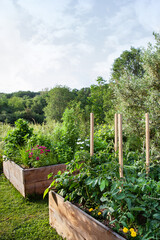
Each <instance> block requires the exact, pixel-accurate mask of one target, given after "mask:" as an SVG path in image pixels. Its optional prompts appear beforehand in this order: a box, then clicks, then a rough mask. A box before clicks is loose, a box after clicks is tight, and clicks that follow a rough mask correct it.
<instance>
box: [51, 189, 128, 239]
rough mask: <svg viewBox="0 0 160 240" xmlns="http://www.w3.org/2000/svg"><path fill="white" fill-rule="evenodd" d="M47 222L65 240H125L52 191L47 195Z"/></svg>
mask: <svg viewBox="0 0 160 240" xmlns="http://www.w3.org/2000/svg"><path fill="white" fill-rule="evenodd" d="M49 221H50V225H51V226H52V227H53V228H55V229H56V231H57V232H58V234H59V235H61V236H62V237H63V238H66V239H67V240H125V239H124V238H123V237H121V236H120V235H118V234H117V233H115V232H113V231H112V230H111V229H110V228H108V227H107V226H104V225H103V224H102V223H100V222H98V221H97V220H95V219H94V218H92V217H91V216H89V215H88V214H86V213H85V212H83V211H82V210H81V209H79V208H77V207H76V206H74V205H73V204H71V203H70V202H68V201H66V202H64V199H63V198H62V197H61V196H59V195H58V194H56V193H54V192H53V191H51V192H50V193H49Z"/></svg>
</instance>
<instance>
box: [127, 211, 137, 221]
mask: <svg viewBox="0 0 160 240" xmlns="http://www.w3.org/2000/svg"><path fill="white" fill-rule="evenodd" d="M127 216H128V217H129V218H130V219H131V220H134V219H135V217H134V216H133V214H132V213H130V212H127Z"/></svg>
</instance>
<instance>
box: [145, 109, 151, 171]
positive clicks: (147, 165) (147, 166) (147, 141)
mask: <svg viewBox="0 0 160 240" xmlns="http://www.w3.org/2000/svg"><path fill="white" fill-rule="evenodd" d="M145 118H146V173H147V174H148V173H149V138H150V136H149V114H148V113H146V114H145Z"/></svg>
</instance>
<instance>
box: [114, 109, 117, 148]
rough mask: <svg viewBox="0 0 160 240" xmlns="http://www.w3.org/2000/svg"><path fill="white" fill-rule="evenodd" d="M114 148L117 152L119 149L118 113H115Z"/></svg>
mask: <svg viewBox="0 0 160 240" xmlns="http://www.w3.org/2000/svg"><path fill="white" fill-rule="evenodd" d="M114 135H115V137H114V138H115V139H114V150H115V152H117V150H118V114H117V113H115V115H114Z"/></svg>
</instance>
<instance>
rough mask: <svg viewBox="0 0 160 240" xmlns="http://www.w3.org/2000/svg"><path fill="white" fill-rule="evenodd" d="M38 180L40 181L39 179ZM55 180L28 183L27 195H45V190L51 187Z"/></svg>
mask: <svg viewBox="0 0 160 240" xmlns="http://www.w3.org/2000/svg"><path fill="white" fill-rule="evenodd" d="M37 180H38V179H37ZM52 181H53V179H48V180H43V181H37V182H32V183H26V184H25V192H26V194H32V193H33V192H34V193H37V194H43V192H44V191H45V189H46V188H47V187H49V185H50V184H51V182H52Z"/></svg>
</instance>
